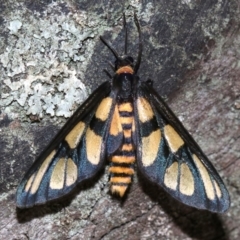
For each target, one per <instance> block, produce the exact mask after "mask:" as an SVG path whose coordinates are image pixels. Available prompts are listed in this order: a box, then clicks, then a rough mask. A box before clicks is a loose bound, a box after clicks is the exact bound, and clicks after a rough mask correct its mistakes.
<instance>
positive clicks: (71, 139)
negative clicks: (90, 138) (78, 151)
mask: <svg viewBox="0 0 240 240" xmlns="http://www.w3.org/2000/svg"><path fill="white" fill-rule="evenodd" d="M85 126H86V124H85V123H84V122H79V123H78V124H77V125H76V126H75V127H74V128H73V129H72V130H71V131H70V132H69V134H68V135H67V136H66V137H65V140H66V142H67V143H68V145H69V147H70V148H71V149H74V148H75V147H76V146H77V144H78V143H79V141H80V139H81V137H82V134H83V132H84V129H85Z"/></svg>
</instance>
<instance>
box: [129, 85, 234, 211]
mask: <svg viewBox="0 0 240 240" xmlns="http://www.w3.org/2000/svg"><path fill="white" fill-rule="evenodd" d="M134 108H135V110H134V111H135V115H136V129H137V131H138V132H137V137H136V139H137V140H136V141H137V142H136V145H137V160H138V167H139V169H140V170H141V172H142V173H143V174H144V175H145V176H146V177H147V178H148V179H150V180H151V181H153V182H155V183H157V184H158V185H160V186H162V187H163V188H164V189H165V190H166V191H167V192H168V193H170V194H171V195H172V196H173V197H174V198H176V199H178V200H179V201H181V202H183V203H185V204H187V205H190V206H193V207H196V208H199V209H208V210H210V211H213V212H224V211H226V210H227V209H228V208H229V204H230V200H229V195H228V192H227V190H226V187H225V186H224V183H223V181H222V180H221V178H220V176H219V175H218V173H217V171H216V170H215V169H214V167H213V166H212V164H211V163H210V161H209V160H208V159H207V157H206V156H205V155H204V154H203V153H202V151H201V149H200V147H199V146H198V145H197V144H196V142H195V141H194V140H193V138H192V137H191V136H190V134H189V133H188V132H187V131H186V130H185V128H184V127H183V125H182V124H181V123H180V121H179V120H178V119H177V118H176V116H175V115H174V114H173V113H172V111H171V110H170V109H169V108H168V106H167V105H166V104H165V103H164V102H163V100H162V99H161V98H160V97H159V96H158V95H157V93H156V92H155V91H154V90H153V89H152V87H151V86H150V85H149V84H148V83H141V85H140V86H139V88H138V91H137V95H136V100H135V104H134Z"/></svg>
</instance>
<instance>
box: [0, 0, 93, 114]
mask: <svg viewBox="0 0 240 240" xmlns="http://www.w3.org/2000/svg"><path fill="white" fill-rule="evenodd" d="M52 5H54V6H49V9H51V8H54V9H55V10H56V11H57V8H59V6H58V5H57V4H55V3H52ZM26 11H27V10H26ZM59 12H61V11H59ZM59 12H56V14H54V13H51V14H50V15H49V14H48V12H47V11H46V12H43V15H44V17H41V18H39V17H38V16H37V15H29V14H28V15H27V16H28V19H27V20H26V16H25V14H26V12H24V11H21V12H20V11H18V10H17V9H16V11H15V12H11V13H10V14H9V15H5V16H4V17H5V19H4V20H5V28H6V32H7V31H9V33H10V34H9V35H8V37H7V39H6V40H7V44H6V48H5V49H4V51H3V52H2V54H0V63H1V65H2V67H3V68H2V74H1V76H0V81H1V82H2V83H3V86H2V89H3V91H2V92H1V93H0V94H1V102H0V107H2V108H4V107H6V106H8V105H9V104H11V103H13V102H17V103H18V104H19V106H21V108H17V109H16V108H15V109H14V112H15V113H16V111H22V109H23V108H24V109H25V111H26V114H34V115H39V116H40V117H43V116H44V115H45V114H50V115H51V116H64V117H69V116H71V114H72V111H73V108H74V107H75V106H76V105H78V104H79V103H81V102H82V101H83V100H84V99H85V98H86V97H87V95H88V91H87V89H86V87H85V85H84V84H83V83H82V81H81V79H84V73H85V71H86V67H87V63H88V60H89V59H90V57H91V55H92V50H93V46H94V44H95V43H94V42H93V40H90V38H93V37H94V31H95V29H94V28H95V26H96V22H95V23H93V22H94V21H93V22H91V21H90V20H89V19H88V16H87V13H86V12H81V13H77V14H73V13H71V12H70V13H68V14H67V15H65V14H64V13H59ZM76 15H77V17H76ZM89 23H90V24H89ZM84 41H88V42H89V44H85V45H84V51H81V53H80V51H79V50H80V49H82V48H83V42H84ZM69 63H71V67H70V66H69ZM74 65H75V66H76V69H78V72H76V71H75V68H74V67H73V66H74Z"/></svg>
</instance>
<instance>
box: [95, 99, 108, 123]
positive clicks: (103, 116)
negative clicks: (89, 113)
mask: <svg viewBox="0 0 240 240" xmlns="http://www.w3.org/2000/svg"><path fill="white" fill-rule="evenodd" d="M111 106H112V98H110V97H106V98H104V99H103V100H102V101H101V103H100V104H99V106H98V108H97V111H96V113H95V117H96V118H98V119H100V120H102V121H106V120H107V118H108V116H109V113H110V110H111Z"/></svg>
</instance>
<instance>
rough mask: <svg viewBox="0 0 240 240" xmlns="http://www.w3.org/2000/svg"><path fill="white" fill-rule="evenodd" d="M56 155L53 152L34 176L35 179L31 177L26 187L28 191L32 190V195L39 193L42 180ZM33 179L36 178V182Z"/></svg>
mask: <svg viewBox="0 0 240 240" xmlns="http://www.w3.org/2000/svg"><path fill="white" fill-rule="evenodd" d="M55 154H56V151H55V150H53V151H52V152H51V153H50V154H49V155H48V157H47V158H46V159H45V160H44V162H43V163H42V165H41V167H40V168H39V169H38V172H37V173H35V174H34V177H33V176H31V177H30V179H29V180H28V182H27V184H26V187H25V190H26V191H28V190H30V192H31V194H34V193H36V192H37V190H38V188H39V186H40V184H41V181H42V178H43V176H44V174H45V172H46V171H47V169H48V167H49V165H50V163H51V161H52V159H53V157H54V155H55ZM33 178H34V180H33ZM30 186H31V188H30Z"/></svg>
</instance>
